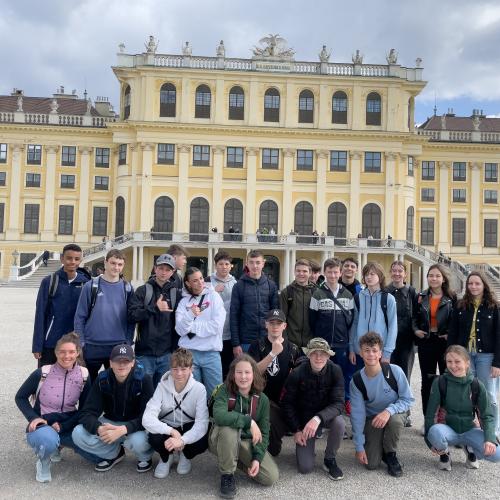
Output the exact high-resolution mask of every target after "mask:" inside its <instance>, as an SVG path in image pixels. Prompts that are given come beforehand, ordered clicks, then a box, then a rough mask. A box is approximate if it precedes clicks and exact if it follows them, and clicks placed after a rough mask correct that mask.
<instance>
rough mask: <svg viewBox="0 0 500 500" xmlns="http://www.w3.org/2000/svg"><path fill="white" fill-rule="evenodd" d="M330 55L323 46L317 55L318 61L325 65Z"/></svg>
mask: <svg viewBox="0 0 500 500" xmlns="http://www.w3.org/2000/svg"><path fill="white" fill-rule="evenodd" d="M331 53H332V51H331V50H330V51H328V50H327V49H326V45H323V48H322V49H321V52H320V53H319V54H318V56H319V60H320V61H321V62H322V63H327V62H328V60H329V59H330V54H331Z"/></svg>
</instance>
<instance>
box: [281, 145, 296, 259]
mask: <svg viewBox="0 0 500 500" xmlns="http://www.w3.org/2000/svg"><path fill="white" fill-rule="evenodd" d="M283 157H284V161H283V207H282V209H281V213H282V215H281V234H288V233H289V232H290V229H292V228H294V227H295V226H294V220H293V219H294V212H293V206H292V190H293V164H294V161H295V149H284V150H283ZM293 252H295V250H293ZM293 265H295V260H294V261H293Z"/></svg>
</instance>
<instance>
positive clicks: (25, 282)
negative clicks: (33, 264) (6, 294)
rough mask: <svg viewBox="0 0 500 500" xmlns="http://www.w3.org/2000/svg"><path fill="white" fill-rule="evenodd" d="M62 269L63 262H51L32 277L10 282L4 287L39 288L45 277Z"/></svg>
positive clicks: (42, 266) (41, 266) (41, 267)
mask: <svg viewBox="0 0 500 500" xmlns="http://www.w3.org/2000/svg"><path fill="white" fill-rule="evenodd" d="M60 267H61V261H60V260H59V259H57V260H49V262H48V264H47V267H45V266H44V265H43V264H41V265H40V267H39V268H38V269H37V270H36V271H35V272H34V273H33V274H31V275H30V276H28V277H26V278H23V279H20V280H18V281H9V282H7V283H5V284H4V285H2V287H4V288H38V287H39V286H40V283H41V281H42V279H43V278H45V276H47V275H48V274H52V273H53V272H55V271H57V270H58V269H59V268H60Z"/></svg>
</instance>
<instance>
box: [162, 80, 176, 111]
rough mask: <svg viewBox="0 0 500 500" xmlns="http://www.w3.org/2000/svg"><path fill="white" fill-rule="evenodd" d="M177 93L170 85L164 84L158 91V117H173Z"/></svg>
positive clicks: (173, 86)
mask: <svg viewBox="0 0 500 500" xmlns="http://www.w3.org/2000/svg"><path fill="white" fill-rule="evenodd" d="M176 100H177V91H176V90H175V85H173V84H172V83H164V84H163V85H162V86H161V89H160V116H170V117H174V116H175V103H176Z"/></svg>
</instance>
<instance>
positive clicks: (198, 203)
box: [189, 197, 210, 241]
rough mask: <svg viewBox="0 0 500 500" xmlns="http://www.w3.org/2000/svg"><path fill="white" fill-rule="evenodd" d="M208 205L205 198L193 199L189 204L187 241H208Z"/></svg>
mask: <svg viewBox="0 0 500 500" xmlns="http://www.w3.org/2000/svg"><path fill="white" fill-rule="evenodd" d="M209 210H210V209H209V205H208V201H207V200H205V198H201V197H198V198H195V199H194V200H193V201H192V202H191V207H190V220H189V233H190V234H189V239H190V240H191V241H208V221H209Z"/></svg>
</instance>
